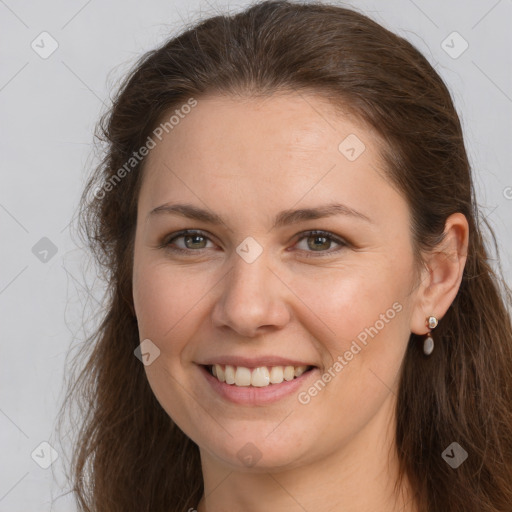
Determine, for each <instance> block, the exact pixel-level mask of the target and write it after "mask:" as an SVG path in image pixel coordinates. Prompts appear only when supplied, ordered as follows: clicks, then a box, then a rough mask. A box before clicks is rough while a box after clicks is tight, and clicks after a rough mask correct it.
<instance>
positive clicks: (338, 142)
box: [133, 94, 417, 471]
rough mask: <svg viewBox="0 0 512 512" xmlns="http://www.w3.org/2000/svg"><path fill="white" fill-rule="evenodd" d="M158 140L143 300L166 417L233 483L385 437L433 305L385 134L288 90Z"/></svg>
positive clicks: (139, 252)
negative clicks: (413, 338)
mask: <svg viewBox="0 0 512 512" xmlns="http://www.w3.org/2000/svg"><path fill="white" fill-rule="evenodd" d="M155 141H156V146H155V147H154V148H153V149H152V150H151V152H150V154H149V155H148V158H147V161H146V168H145V170H144V172H145V177H144V181H143V185H142V188H141V191H140V196H139V202H138V218H137V228H136V239H135V255H134V272H133V285H134V289H133V295H134V297H133V298H134V304H135V310H136V315H137V320H138V326H139V334H140V340H141V342H142V340H150V341H145V342H144V344H143V350H142V351H143V352H146V353H148V354H149V355H148V356H146V357H147V361H146V363H145V370H146V373H147V378H148V380H149V383H150V386H151V388H152V390H153V392H154V393H155V395H156V397H157V399H158V401H159V402H160V404H161V405H162V407H163V408H164V409H165V411H166V412H167V413H168V414H169V416H170V417H171V418H172V419H173V420H174V421H175V422H176V423H177V425H178V426H179V427H180V428H181V429H182V430H183V431H184V432H185V433H186V434H187V435H188V436H189V437H190V438H191V439H192V440H193V441H195V442H196V443H197V444H198V445H199V447H200V449H201V453H202V456H203V458H208V459H209V460H212V461H213V460H215V461H216V463H217V464H223V465H225V466H227V467H230V468H231V469H233V468H238V469H244V470H252V471H258V468H260V470H263V471H264V470H268V469H269V468H292V467H297V466H300V465H304V464H307V463H310V462H313V461H315V460H321V459H323V460H326V457H327V456H328V455H332V454H335V453H339V452H340V451H341V450H344V449H350V447H351V446H355V445H356V444H357V443H367V442H368V440H370V439H377V438H379V439H382V438H383V437H382V436H383V434H384V432H385V431H386V429H387V428H388V426H390V425H392V420H393V408H394V405H395V400H396V394H395V393H396V390H397V380H398V377H399V368H400V364H401V362H402V359H403V356H404V352H405V349H406V345H407V342H408V339H409V335H410V332H411V316H412V312H413V310H414V308H415V307H417V305H416V295H417V293H416V287H415V274H414V272H413V268H414V267H413V253H412V245H411V236H410V230H409V226H410V219H409V209H408V206H407V204H406V202H405V200H404V199H403V198H402V197H401V195H399V194H398V193H397V192H396V190H395V189H394V188H392V187H391V186H390V185H389V183H388V182H387V181H386V180H385V179H384V178H383V176H382V161H381V159H380V157H379V155H378V152H377V139H376V135H375V134H374V133H372V132H371V131H370V130H369V129H368V127H363V125H362V124H360V123H355V121H350V120H349V119H348V118H347V117H341V116H340V115H339V114H335V113H334V111H333V108H332V107H331V106H330V105H329V103H327V102H326V101H325V100H323V99H321V98H320V97H317V96H314V95H307V96H301V95H294V94H289V95H284V94H281V95H274V96H272V97H270V98H267V99H264V100H262V99H239V98H238V99H231V98H228V97H225V96H210V97H207V98H200V99H198V103H197V106H195V107H194V108H192V109H191V111H190V113H188V114H186V115H182V116H180V120H179V123H177V124H175V125H174V127H173V128H172V130H168V133H165V131H164V136H163V137H162V140H161V141H158V140H157V139H156V140H155ZM178 204H180V205H186V207H187V208H186V209H185V208H182V209H181V211H182V212H196V213H197V212H199V211H200V210H201V211H204V212H205V213H201V214H200V215H199V213H198V214H197V215H196V216H195V217H193V216H192V215H191V214H189V215H187V216H186V215H182V214H179V212H177V211H176V210H175V211H172V210H171V208H173V207H174V206H175V205H178ZM334 204H337V205H343V206H339V207H337V208H334V207H331V208H330V209H328V206H329V205H334ZM157 208H158V209H157ZM155 209H157V210H155ZM303 210H304V211H303ZM317 210H318V213H315V212H316V211H317ZM294 212H295V213H294ZM354 212H357V213H354ZM328 213H330V214H328ZM216 219H221V220H219V221H216ZM182 230H195V231H197V232H199V233H197V232H196V233H192V234H190V233H189V234H188V235H187V234H185V235H183V234H182V235H179V236H178V232H180V231H182ZM314 230H321V231H322V232H325V233H320V234H318V233H317V234H314V233H313V234H311V233H309V234H308V232H309V231H314ZM173 237H174V239H173ZM171 239H173V240H171ZM166 243H167V246H165V244H166ZM180 249H181V252H179V250H180ZM213 364H218V365H219V366H220V368H217V370H216V372H217V377H215V376H213V375H211V374H210V373H209V370H208V367H209V366H210V365H213ZM226 365H229V366H228V367H227V368H226ZM288 366H291V367H301V366H302V367H304V366H307V367H310V366H312V367H313V369H312V370H310V371H306V372H305V373H303V374H302V375H300V376H299V377H295V372H296V373H297V375H299V374H300V372H301V369H300V368H297V369H295V368H292V369H290V368H288V369H287V368H286V367H288ZM292 377H293V380H287V379H291V378H292ZM222 378H224V379H227V380H228V382H232V380H233V379H235V383H231V384H228V383H226V382H221V380H222ZM270 381H272V382H271V383H269V384H267V383H268V382H270ZM280 381H282V382H281V383H279V382H280ZM249 383H251V385H247V384H249ZM250 468H252V469H250Z"/></svg>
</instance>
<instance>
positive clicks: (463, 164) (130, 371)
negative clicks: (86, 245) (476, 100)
mask: <svg viewBox="0 0 512 512" xmlns="http://www.w3.org/2000/svg"><path fill="white" fill-rule="evenodd" d="M102 126H103V134H104V136H105V139H106V141H107V143H108V152H107V154H106V157H105V159H104V161H103V163H102V165H101V166H100V168H99V169H98V170H97V172H96V173H95V174H94V175H93V176H92V178H91V179H90V181H89V183H88V185H87V189H86V190H85V192H84V196H83V202H82V211H81V214H82V215H81V221H82V222H81V228H82V229H83V233H84V235H85V236H86V239H87V240H88V241H89V242H90V246H91V249H92V250H93V251H94V252H95V254H96V256H97V258H98V262H99V263H100V264H101V265H102V266H103V268H104V269H105V270H106V273H107V274H106V277H107V278H108V286H109V292H110V293H109V299H108V306H107V311H106V313H105V316H104V319H103V322H102V323H101V325H100V326H99V328H98V330H97V332H95V333H94V335H93V336H92V337H91V342H94V343H91V347H92V352H91V354H90V355H89V359H88V362H87V365H86V366H85V367H84V369H83V371H82V373H81V375H80V377H79V378H78V380H77V382H76V384H75V387H74V388H73V389H72V393H70V397H69V398H71V396H75V397H76V398H77V399H78V400H80V401H81V402H80V403H81V404H82V406H83V407H84V408H85V409H86V411H87V414H86V416H85V422H84V424H83V427H82V428H81V430H80V432H79V436H78V439H77V450H76V452H75V457H74V459H73V478H74V483H75V492H76V496H77V499H78V503H79V506H80V510H87V511H107V510H108V511H109V512H113V511H117V510H119V511H121V510H123V511H127V510H134V511H135V510H137V511H152V512H160V511H162V512H163V511H176V512H177V511H187V510H194V509H197V510H198V511H200V512H204V511H208V512H217V511H221V510H240V511H242V510H243V511H260V510H270V509H271V510H279V511H296V510H297V511H299V510H308V511H315V512H323V511H328V510H329V511H331V510H343V511H350V512H352V511H363V510H365V511H366V510H368V511H370V510H379V511H381V512H384V511H396V510H400V511H403V512H412V511H414V512H427V511H440V510H442V511H443V512H455V511H465V512H468V511H479V512H481V511H489V512H490V511H493V512H497V511H505V510H510V503H511V502H512V434H511V431H510V427H511V425H512V412H511V403H512V330H511V322H510V316H509V313H508V311H507V306H506V304H507V301H510V291H509V289H508V288H507V287H506V286H503V289H502V290H501V291H500V280H499V279H498V278H497V277H496V276H495V275H494V274H493V271H492V269H491V268H490V266H489V265H488V262H487V252H486V248H485V246H484V243H483V237H482V233H481V230H480V225H479V214H478V209H477V206H476V203H475V195H474V189H473V184H472V178H471V173H470V167H469V163H468V158H467V155H466V152H465V148H464V141H463V134H462V130H461V125H460V122H459V118H458V116H457V113H456V111H455V109H454V106H453V103H452V100H451V98H450V94H449V92H448V90H447V88H446V86H445V85H444V83H443V82H442V80H441V78H440V77H439V76H438V74H437V73H436V72H435V71H434V69H433V68H432V66H431V65H430V64H429V63H428V62H427V60H426V59H425V58H424V57H423V56H422V55H421V54H420V53H419V52H418V51H417V50H416V49H415V48H414V47H413V46H412V45H411V44H410V43H408V42H407V41H405V40H404V39H402V38H400V37H398V36H396V35H394V34H392V33H391V32H389V31H388V30H386V29H384V28H383V27H381V26H380V25H378V24H377V23H375V22H373V21H372V20H370V19H369V18H367V17H365V16H363V15H362V14H359V13H357V12H354V11H352V10H349V9H344V8H340V7H335V6H329V5H298V4H294V3H289V2H263V3H259V4H256V5H254V6H252V7H250V8H249V9H247V10H246V11H244V12H242V13H240V14H237V15H236V16H232V17H228V16H217V17H214V18H211V19H208V20H206V21H204V22H202V23H200V24H198V25H197V26H195V27H193V28H190V29H189V30H187V31H186V32H184V33H182V34H181V35H179V36H178V37H176V38H173V39H171V40H170V41H168V42H166V43H165V44H164V45H163V46H162V47H161V48H159V49H157V50H154V51H152V52H149V53H148V54H147V55H145V56H144V57H143V58H142V59H141V60H140V61H139V62H138V63H137V66H136V68H135V69H134V70H133V72H132V73H131V74H130V76H129V78H128V79H127V80H126V81H125V83H124V84H123V86H122V88H121V90H120V91H119V94H118V96H117V98H116V100H115V102H114V105H113V107H112V109H111V111H110V112H109V113H108V116H107V117H106V118H105V119H104V122H103V124H102ZM93 191H94V193H93V194H92V192H93ZM491 232H492V230H491Z"/></svg>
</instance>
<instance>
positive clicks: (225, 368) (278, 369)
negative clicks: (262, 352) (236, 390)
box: [203, 364, 316, 388]
mask: <svg viewBox="0 0 512 512" xmlns="http://www.w3.org/2000/svg"><path fill="white" fill-rule="evenodd" d="M203 366H204V368H206V370H207V371H208V373H210V375H212V376H213V377H215V378H216V379H217V380H218V381H219V382H224V383H226V384H231V385H234V386H237V387H257V388H263V387H267V386H271V385H276V384H281V383H282V382H284V381H291V380H294V379H296V378H298V377H300V376H301V375H302V374H304V373H306V372H309V371H311V370H313V369H314V368H316V367H315V366H259V367H257V368H252V369H251V368H246V367H245V366H232V365H229V364H227V365H221V364H213V365H203Z"/></svg>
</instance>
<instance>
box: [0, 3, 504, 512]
mask: <svg viewBox="0 0 512 512" xmlns="http://www.w3.org/2000/svg"><path fill="white" fill-rule="evenodd" d="M247 4H248V2H231V3H229V4H228V2H223V1H220V0H218V1H216V2H214V1H213V0H212V1H211V3H208V2H206V1H200V0H194V1H174V2H173V1H168V0H165V1H164V0H153V1H151V2H149V3H142V2H134V1H133V0H129V1H124V2H121V1H116V2H100V1H99V0H90V1H84V0H73V1H69V0H68V1H67V2H64V1H63V0H61V1H59V0H50V1H48V2H37V3H36V2H28V1H18V2H16V1H15V0H6V1H3V0H0V38H1V44H0V55H1V62H2V65H1V67H0V112H1V120H2V121H1V123H2V124H1V126H2V139H1V160H2V165H1V173H2V175H1V179H2V181H1V183H2V186H1V188H0V226H1V238H2V239H1V242H0V243H1V261H0V311H1V326H2V339H1V358H0V432H1V437H0V450H1V460H2V464H1V468H0V512H4V511H5V512H7V511H9V512H26V511H27V510H38V511H43V510H53V511H56V512H59V511H64V510H65V511H72V510H75V507H74V506H73V505H72V503H73V500H72V499H71V498H70V496H69V495H68V496H67V497H61V498H58V496H59V495H60V494H61V493H63V492H65V491H66V489H67V486H66V483H65V482H64V479H63V473H62V464H63V461H64V457H63V454H62V453H61V452H60V451H59V450H60V447H58V446H57V445H56V444H55V443H54V437H55V434H54V427H55V415H56V412H57V409H58V406H59V405H60V400H61V399H62V394H63V390H64V388H65V385H64V381H63V379H64V363H65V356H66V353H67V352H68V349H69V347H70V346H71V345H73V346H76V345H77V344H78V342H79V341H81V340H82V339H83V336H84V331H83V328H82V325H83V324H82V322H83V321H84V322H85V323H86V327H87V323H88V324H89V325H91V322H92V323H94V319H93V318H92V317H91V315H92V314H93V313H94V312H97V310H98V302H97V301H98V299H99V298H100V296H101V291H102V285H101V282H100V281H98V280H97V279H96V274H95V272H94V269H92V270H91V269H90V268H88V267H86V264H85V262H86V259H84V256H83V254H82V253H81V251H80V250H79V249H78V248H77V246H76V244H75V243H74V241H73V239H72V238H71V233H70V230H69V223H70V221H71V219H72V217H73V215H74V213H75V209H76V206H77V202H78V198H79V194H80V192H81V189H82V187H83V185H84V180H85V176H86V174H88V172H89V171H90V169H91V167H92V166H93V165H95V164H96V163H97V160H96V159H95V156H94V153H93V151H92V145H91V143H92V140H93V139H92V133H93V129H94V125H95V123H96V122H97V120H98V118H99V116H100V113H102V112H103V111H104V110H105V108H106V107H105V105H108V104H109V97H110V96H111V93H112V90H113V87H114V85H115V84H116V81H117V80H118V79H119V78H120V77H122V76H123V74H124V73H125V72H126V71H127V70H128V68H129V67H130V66H131V64H132V63H133V62H134V60H135V59H136V58H137V57H139V56H140V55H141V54H142V53H143V52H145V51H147V50H149V49H152V48H154V47H155V46H157V45H159V44H160V43H161V42H162V41H163V40H164V38H166V37H167V36H168V35H170V34H173V33H176V31H178V30H180V28H181V27H182V26H183V24H184V23H185V22H190V21H193V20H195V19H196V17H197V16H207V15H211V14H214V13H215V12H216V10H218V9H224V8H225V7H227V6H229V8H230V9H231V10H232V11H238V10H240V9H241V8H242V7H243V6H245V5H247ZM340 5H354V6H356V7H357V8H358V9H360V10H362V11H363V12H365V13H367V14H369V15H370V16H371V17H373V18H374V19H375V20H377V21H378V22H380V23H382V24H383V25H385V26H387V27H388V28H390V29H391V30H393V31H395V32H397V33H398V34H400V35H402V36H404V37H406V38H407V39H409V40H410V41H411V42H412V43H413V44H414V45H416V47H417V48H418V49H420V51H422V52H423V53H424V54H425V55H426V56H427V58H428V59H429V60H430V62H431V63H432V64H433V65H434V66H435V68H436V69H437V71H438V72H439V73H440V74H441V76H442V77H443V78H444V79H445V81H446V82H447V83H448V86H449V88H450V90H451V92H452V95H453V97H454V100H455V103H456V107H457V109H458V112H459V114H460V116H461V119H462V123H463V126H464V130H465V135H466V146H467V148H468V151H469V156H470V159H471V162H472V165H473V169H474V173H475V182H476V186H477V191H478V195H479V202H480V205H481V209H482V213H483V214H484V215H485V216H487V218H488V220H490V222H491V224H492V226H493V227H494V228H495V230H496V233H497V236H498V240H499V243H500V253H501V259H502V264H503V268H504V271H505V277H506V279H507V281H508V282H509V283H510V282H511V281H512V279H511V278H512V268H511V264H512V261H511V256H510V255H511V253H512V251H511V249H512V220H511V219H512V215H511V212H512V188H509V187H512V173H511V161H512V150H511V147H512V140H511V133H512V129H511V128H512V115H511V114H512V83H511V82H512V79H511V69H512V66H511V64H512V62H511V61H512V57H511V52H510V48H511V47H512V44H511V43H512V41H511V26H510V24H511V23H510V20H512V1H511V0H499V1H498V0H473V1H463V0H458V1H450V2H446V1H445V0H442V1H441V0H435V1H429V2H427V1H425V0H415V1H413V0H393V1H386V2H384V1H378V0H373V1H372V0H368V1H360V2H355V1H353V2H345V3H344V4H341V3H340ZM43 31H47V32H48V33H50V34H51V36H52V37H53V38H54V39H55V40H56V41H57V43H58V45H59V46H58V48H57V50H56V51H55V52H54V53H53V54H52V55H51V56H49V57H48V58H47V59H43V58H41V57H40V56H39V55H38V54H37V53H36V52H35V51H34V50H33V49H32V47H31V43H32V41H34V40H35V41H36V43H38V41H39V43H38V44H39V45H40V46H41V45H42V43H41V42H40V38H38V36H39V34H40V33H41V32H43ZM453 31H457V32H458V33H459V34H460V35H461V36H462V37H463V38H464V39H465V40H466V41H467V42H468V43H469V47H468V49H467V50H466V51H465V52H464V53H463V54H462V55H460V57H458V58H456V59H454V58H452V57H451V56H450V55H448V54H447V53H446V52H445V50H444V49H443V48H442V46H441V45H442V42H443V41H444V40H445V39H446V38H447V36H448V35H449V34H451V33H452V32H453ZM450 41H451V40H450V39H448V43H447V44H450V45H451V46H454V48H455V50H457V49H458V48H460V46H458V45H460V40H454V42H453V43H451V42H450ZM47 44H48V43H46V46H45V47H46V48H48V45H47ZM445 44H446V43H445ZM452 51H454V50H452ZM42 237H47V238H49V239H50V240H51V241H52V243H53V244H55V246H56V247H57V249H58V252H57V253H56V254H55V255H54V256H53V257H51V258H50V259H49V260H48V261H47V262H46V263H44V262H42V261H40V260H39V259H38V258H37V257H36V255H34V254H33V252H32V247H33V246H34V245H35V244H36V243H37V242H38V241H39V240H40V239H41V238H42ZM44 441H49V442H50V444H52V446H55V448H56V450H57V451H58V453H59V457H58V458H57V460H56V461H55V462H54V463H53V465H52V466H51V467H50V468H49V469H42V468H41V467H40V466H39V465H37V464H36V462H35V461H34V460H33V459H32V457H31V454H32V453H33V451H34V450H35V449H36V448H38V447H39V445H40V443H41V442H44ZM36 453H38V454H39V456H40V459H41V460H42V459H45V457H47V454H48V451H47V448H44V447H43V448H42V451H41V448H39V449H38V451H36ZM34 457H35V458H36V456H34ZM57 498H58V499H57ZM52 499H53V500H54V503H53V506H51V502H52Z"/></svg>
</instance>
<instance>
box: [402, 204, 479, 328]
mask: <svg viewBox="0 0 512 512" xmlns="http://www.w3.org/2000/svg"><path fill="white" fill-rule="evenodd" d="M468 240H469V226H468V222H467V219H466V217H465V216H464V215H463V214H462V213H454V214H452V215H450V217H448V219H446V222H445V229H444V239H443V241H442V242H440V244H439V245H438V246H436V247H435V248H434V249H433V250H432V251H431V252H429V253H428V254H426V255H424V258H425V267H426V268H425V270H424V271H423V272H422V275H421V281H420V284H419V286H418V290H417V293H416V301H415V306H414V310H413V314H412V316H411V326H410V328H411V332H413V333H415V334H426V333H427V332H429V331H430V329H429V328H428V326H427V324H426V320H427V318H428V317H429V316H431V315H432V316H435V317H436V318H437V319H438V320H440V319H441V318H442V317H443V316H444V315H445V313H446V311H448V308H449V307H450V305H451V304H452V302H453V300H454V299H455V296H456V295H457V292H458V291H459V287H460V283H461V281H462V274H463V272H464V266H465V264H466V259H467V249H468Z"/></svg>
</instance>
